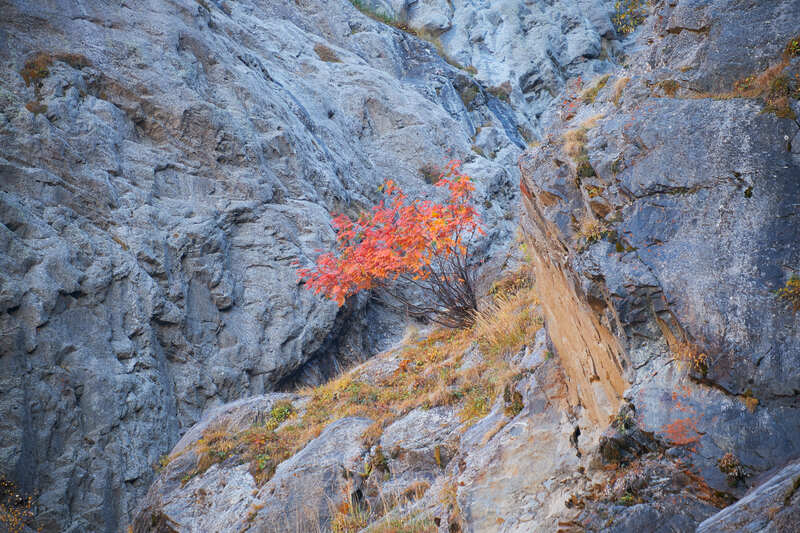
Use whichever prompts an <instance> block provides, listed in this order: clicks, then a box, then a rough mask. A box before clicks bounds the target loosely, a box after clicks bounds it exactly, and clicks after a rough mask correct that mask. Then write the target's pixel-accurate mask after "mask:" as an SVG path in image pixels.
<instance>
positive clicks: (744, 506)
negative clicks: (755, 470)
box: [697, 462, 800, 533]
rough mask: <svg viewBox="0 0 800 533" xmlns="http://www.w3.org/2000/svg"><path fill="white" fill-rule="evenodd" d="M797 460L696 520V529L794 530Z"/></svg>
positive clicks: (798, 503) (798, 501)
mask: <svg viewBox="0 0 800 533" xmlns="http://www.w3.org/2000/svg"><path fill="white" fill-rule="evenodd" d="M798 488H800V464H798V463H796V462H795V463H793V464H790V465H788V466H787V467H785V468H783V469H781V471H780V472H778V473H777V474H775V475H774V476H772V477H770V478H769V479H767V480H766V481H764V483H763V484H762V485H760V486H759V487H758V488H756V489H755V490H753V491H752V492H750V493H749V494H747V496H745V497H744V498H742V499H741V500H739V501H738V502H736V503H735V504H734V505H731V506H730V507H728V508H726V509H725V510H723V511H720V512H719V513H718V514H716V515H714V516H713V517H711V518H709V519H708V520H706V521H704V522H703V523H702V524H700V527H698V528H697V531H698V533H710V532H712V531H714V532H720V533H727V532H729V531H730V532H733V531H764V532H767V531H770V532H772V531H774V532H781V531H787V532H788V531H796V530H797V524H800V492H799V491H798Z"/></svg>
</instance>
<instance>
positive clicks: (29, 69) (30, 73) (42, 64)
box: [19, 52, 53, 86]
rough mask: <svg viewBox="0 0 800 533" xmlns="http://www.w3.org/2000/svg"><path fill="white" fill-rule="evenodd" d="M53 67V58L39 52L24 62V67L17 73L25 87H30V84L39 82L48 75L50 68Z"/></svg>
mask: <svg viewBox="0 0 800 533" xmlns="http://www.w3.org/2000/svg"><path fill="white" fill-rule="evenodd" d="M52 65H53V57H52V56H51V55H50V54H46V53H44V52H39V53H38V54H36V55H35V56H33V57H32V58H30V59H28V60H27V61H26V62H25V66H24V67H23V68H22V70H21V71H20V72H19V73H20V74H21V75H22V79H23V80H25V85H27V86H30V84H31V82H35V81H39V80H41V79H44V78H46V77H47V76H48V75H49V74H50V67H51V66H52Z"/></svg>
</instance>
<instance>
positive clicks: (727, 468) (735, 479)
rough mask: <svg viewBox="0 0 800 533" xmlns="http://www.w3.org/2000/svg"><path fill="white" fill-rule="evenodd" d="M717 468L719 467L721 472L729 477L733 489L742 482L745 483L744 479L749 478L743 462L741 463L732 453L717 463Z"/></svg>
mask: <svg viewBox="0 0 800 533" xmlns="http://www.w3.org/2000/svg"><path fill="white" fill-rule="evenodd" d="M717 466H718V467H719V471H720V472H722V473H723V474H726V475H727V477H728V484H729V485H730V486H732V487H734V486H736V485H737V484H738V483H739V482H740V481H744V479H745V478H747V473H746V472H745V470H744V467H743V466H742V463H741V461H739V458H738V457H736V456H735V455H733V454H732V453H731V452H728V453H726V454H725V455H723V456H722V457H721V458H720V459H719V460H718V461H717Z"/></svg>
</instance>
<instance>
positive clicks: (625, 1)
mask: <svg viewBox="0 0 800 533" xmlns="http://www.w3.org/2000/svg"><path fill="white" fill-rule="evenodd" d="M645 18H647V0H617V2H616V3H615V4H614V16H613V17H612V19H611V20H612V21H613V22H614V26H616V28H617V31H618V32H620V33H633V30H635V29H636V27H637V26H638V25H639V24H641V23H642V22H644V19H645Z"/></svg>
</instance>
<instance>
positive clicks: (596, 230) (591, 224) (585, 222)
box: [577, 215, 610, 245]
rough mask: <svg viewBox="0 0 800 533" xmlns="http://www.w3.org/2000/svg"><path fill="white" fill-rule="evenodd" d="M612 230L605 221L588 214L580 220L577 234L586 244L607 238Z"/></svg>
mask: <svg viewBox="0 0 800 533" xmlns="http://www.w3.org/2000/svg"><path fill="white" fill-rule="evenodd" d="M609 232H610V230H609V228H608V226H606V224H605V222H603V221H602V220H599V219H597V218H595V217H593V216H590V215H586V216H584V217H583V218H582V219H581V220H580V221H579V222H578V231H577V236H578V239H579V240H583V241H584V242H585V243H586V245H588V244H591V243H593V242H595V241H599V240H601V239H603V238H605V237H606V236H607V235H608V234H609Z"/></svg>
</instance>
